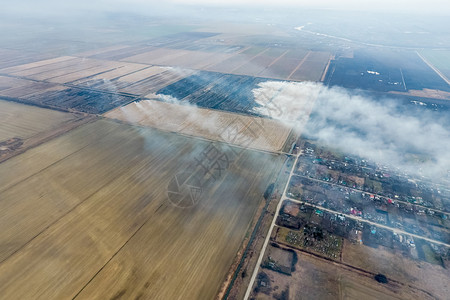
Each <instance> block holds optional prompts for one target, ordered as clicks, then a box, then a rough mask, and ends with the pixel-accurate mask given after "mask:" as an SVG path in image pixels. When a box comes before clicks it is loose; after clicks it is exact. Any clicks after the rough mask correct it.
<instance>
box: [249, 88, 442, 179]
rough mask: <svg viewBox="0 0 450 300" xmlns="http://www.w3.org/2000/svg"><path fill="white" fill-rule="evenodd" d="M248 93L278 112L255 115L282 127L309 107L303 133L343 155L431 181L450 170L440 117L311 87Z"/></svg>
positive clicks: (347, 93) (356, 95) (302, 116)
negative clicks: (277, 122)
mask: <svg viewBox="0 0 450 300" xmlns="http://www.w3.org/2000/svg"><path fill="white" fill-rule="evenodd" d="M277 93H279V96H276V94H277ZM254 94H255V97H256V101H257V102H265V101H266V102H267V100H266V99H267V98H269V99H271V100H270V101H271V102H272V103H274V104H276V105H277V106H279V107H280V109H281V111H282V112H283V113H282V114H280V115H273V114H272V115H269V114H267V113H266V112H265V111H264V110H259V112H260V113H263V114H266V115H268V116H270V117H272V118H278V119H280V120H283V121H284V122H298V120H299V119H302V118H305V113H307V110H304V107H305V106H307V104H308V103H314V102H315V106H314V110H313V113H312V114H311V116H310V119H309V121H308V124H307V126H306V127H305V128H304V129H303V132H304V133H305V134H306V135H307V136H309V137H311V138H315V139H318V140H319V141H320V142H322V143H324V144H326V145H328V146H330V147H333V148H337V149H339V150H341V151H343V152H344V153H349V154H352V155H358V156H361V157H364V158H367V159H370V160H372V161H374V162H376V163H379V164H383V165H387V166H389V167H393V168H398V169H400V170H401V171H403V172H406V173H409V174H415V175H423V176H427V177H431V178H442V176H444V177H446V176H447V174H448V171H449V170H450V152H449V151H448V149H450V130H449V128H448V127H446V126H445V123H446V122H445V115H444V112H432V111H425V110H423V111H420V114H417V113H413V112H410V111H408V110H405V106H404V104H399V103H398V102H397V103H396V102H395V101H394V100H392V101H380V100H377V99H374V98H371V97H368V96H366V95H363V94H358V93H355V92H350V91H348V90H346V89H343V88H338V87H331V88H329V87H326V86H323V85H322V84H319V83H311V82H305V83H287V82H267V83H264V84H261V85H260V86H259V88H258V89H256V90H255V93H254ZM296 126H299V123H296Z"/></svg>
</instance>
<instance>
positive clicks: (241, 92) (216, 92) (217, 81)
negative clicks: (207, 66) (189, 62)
mask: <svg viewBox="0 0 450 300" xmlns="http://www.w3.org/2000/svg"><path fill="white" fill-rule="evenodd" d="M264 81H267V79H263V78H256V77H250V76H241V75H230V74H222V73H215V72H203V71H202V72H198V73H196V74H194V75H191V76H188V77H186V78H184V79H182V80H179V81H177V82H175V83H173V84H170V85H168V86H166V87H164V88H162V89H160V90H159V91H158V92H157V94H161V95H168V96H172V97H174V98H176V99H178V100H180V101H182V102H186V103H191V104H195V105H197V106H199V107H203V108H210V109H217V110H223V111H228V112H236V113H243V114H247V115H253V116H257V115H258V114H256V113H254V112H253V108H254V107H257V106H259V105H258V104H257V103H256V102H255V101H254V97H253V93H252V90H253V89H255V88H257V86H258V84H259V83H261V82H264Z"/></svg>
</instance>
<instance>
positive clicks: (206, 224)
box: [0, 120, 283, 299]
mask: <svg viewBox="0 0 450 300" xmlns="http://www.w3.org/2000/svg"><path fill="white" fill-rule="evenodd" d="M211 145H212V144H211V143H209V142H206V141H200V140H196V139H193V138H188V137H183V136H179V135H177V134H173V133H163V132H160V131H158V130H154V129H149V128H138V127H133V126H129V125H125V124H119V123H117V122H114V121H109V120H99V121H97V122H94V123H90V124H85V125H83V126H81V127H79V128H77V129H74V130H72V131H70V132H69V133H67V134H65V135H63V136H61V137H58V138H55V139H53V140H51V141H49V142H47V143H45V144H42V145H40V146H38V147H36V148H33V149H31V150H28V151H27V152H25V153H24V154H21V155H18V156H15V157H13V158H11V159H9V160H7V161H5V162H3V163H1V164H0V208H1V211H2V214H1V215H0V226H1V228H2V231H1V232H0V245H1V247H0V294H1V295H2V297H5V298H6V299H31V298H32V299H72V298H74V297H75V298H81V299H109V298H114V297H116V298H119V297H124V298H128V299H135V298H139V297H141V298H142V299H148V298H153V299H211V298H213V297H214V296H215V295H216V293H217V292H218V291H219V289H220V287H221V284H222V281H223V280H224V279H225V276H226V274H227V272H228V270H229V268H230V265H231V263H232V262H233V260H234V257H235V255H236V253H237V250H238V249H239V247H240V246H241V243H242V240H243V238H244V236H245V234H246V232H247V230H248V227H249V224H250V222H251V220H252V218H253V216H254V214H255V212H256V210H257V207H258V205H259V204H260V203H261V201H263V196H262V195H263V193H264V191H265V189H266V188H267V186H268V185H269V184H270V183H271V182H272V181H273V180H274V179H275V178H274V177H275V175H276V174H277V173H278V171H279V169H280V167H281V165H282V163H283V158H282V157H281V156H277V155H274V154H268V153H261V152H255V151H251V150H242V149H241V151H239V153H238V154H236V151H234V150H236V149H234V148H230V147H229V146H228V145H225V144H221V143H216V144H214V147H215V148H216V150H217V149H219V153H222V154H224V155H228V156H229V157H231V156H232V155H234V156H233V163H232V162H231V161H230V162H229V165H228V167H226V168H223V169H222V170H221V171H220V172H219V173H217V172H216V173H215V177H214V178H213V180H212V179H211V177H208V178H209V179H208V180H207V181H205V182H206V183H202V184H201V189H202V193H201V196H200V197H199V198H197V199H199V200H198V202H196V203H195V205H193V206H190V207H184V206H183V207H180V206H177V205H174V204H173V203H174V202H171V201H169V198H168V187H169V183H171V182H173V179H174V176H175V175H177V174H180V172H181V173H183V172H184V173H186V172H190V171H192V170H195V171H193V172H195V173H196V174H202V172H201V171H202V167H198V165H197V159H200V161H202V162H203V164H205V163H208V161H209V160H208V159H207V160H205V159H204V157H203V154H204V153H205V151H206V150H205V149H210V147H211ZM200 178H203V177H200ZM205 178H206V177H205Z"/></svg>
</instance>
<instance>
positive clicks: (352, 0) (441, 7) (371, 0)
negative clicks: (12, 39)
mask: <svg viewBox="0 0 450 300" xmlns="http://www.w3.org/2000/svg"><path fill="white" fill-rule="evenodd" d="M1 2H5V1H1ZM177 5H180V6H181V5H201V6H251V7H255V8H260V9H264V8H268V9H270V8H272V7H276V8H290V7H296V8H322V9H339V10H357V11H377V12H406V13H410V12H415V13H439V14H444V15H450V1H449V0H427V1H423V0H339V1H336V0H164V1H157V0H77V1H74V0H67V1H60V0H40V1H36V0H15V1H10V2H9V3H2V10H5V9H8V8H10V9H14V10H15V11H21V10H31V9H40V10H45V9H48V10H51V9H55V8H60V7H71V8H74V7H80V8H83V9H100V10H111V9H115V8H121V9H124V10H134V9H139V8H143V9H144V8H145V9H146V10H147V9H151V8H152V7H160V6H172V7H173V6H177Z"/></svg>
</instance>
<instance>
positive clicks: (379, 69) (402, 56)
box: [325, 48, 450, 92]
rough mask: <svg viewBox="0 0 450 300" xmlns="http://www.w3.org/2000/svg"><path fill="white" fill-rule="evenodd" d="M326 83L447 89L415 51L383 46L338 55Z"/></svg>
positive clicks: (388, 88) (373, 88)
mask: <svg viewBox="0 0 450 300" xmlns="http://www.w3.org/2000/svg"><path fill="white" fill-rule="evenodd" d="M377 73H378V74H377ZM402 74H403V78H402ZM325 83H326V84H327V85H330V86H334V85H337V86H342V87H346V88H352V89H365V90H371V91H377V92H390V91H398V92H405V91H408V90H421V89H425V88H426V89H436V90H442V91H447V92H449V91H450V87H449V86H448V84H447V83H446V82H445V81H444V80H442V78H440V77H439V75H437V74H436V72H434V71H433V70H432V69H431V68H430V67H429V66H428V65H427V64H426V63H424V62H423V61H422V59H421V58H420V57H419V56H418V55H417V54H416V53H415V52H414V51H407V50H388V49H382V48H374V49H364V50H356V51H355V52H354V57H353V58H344V57H337V58H336V60H334V61H332V64H331V65H330V69H329V72H328V74H327V78H326V79H325Z"/></svg>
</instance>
